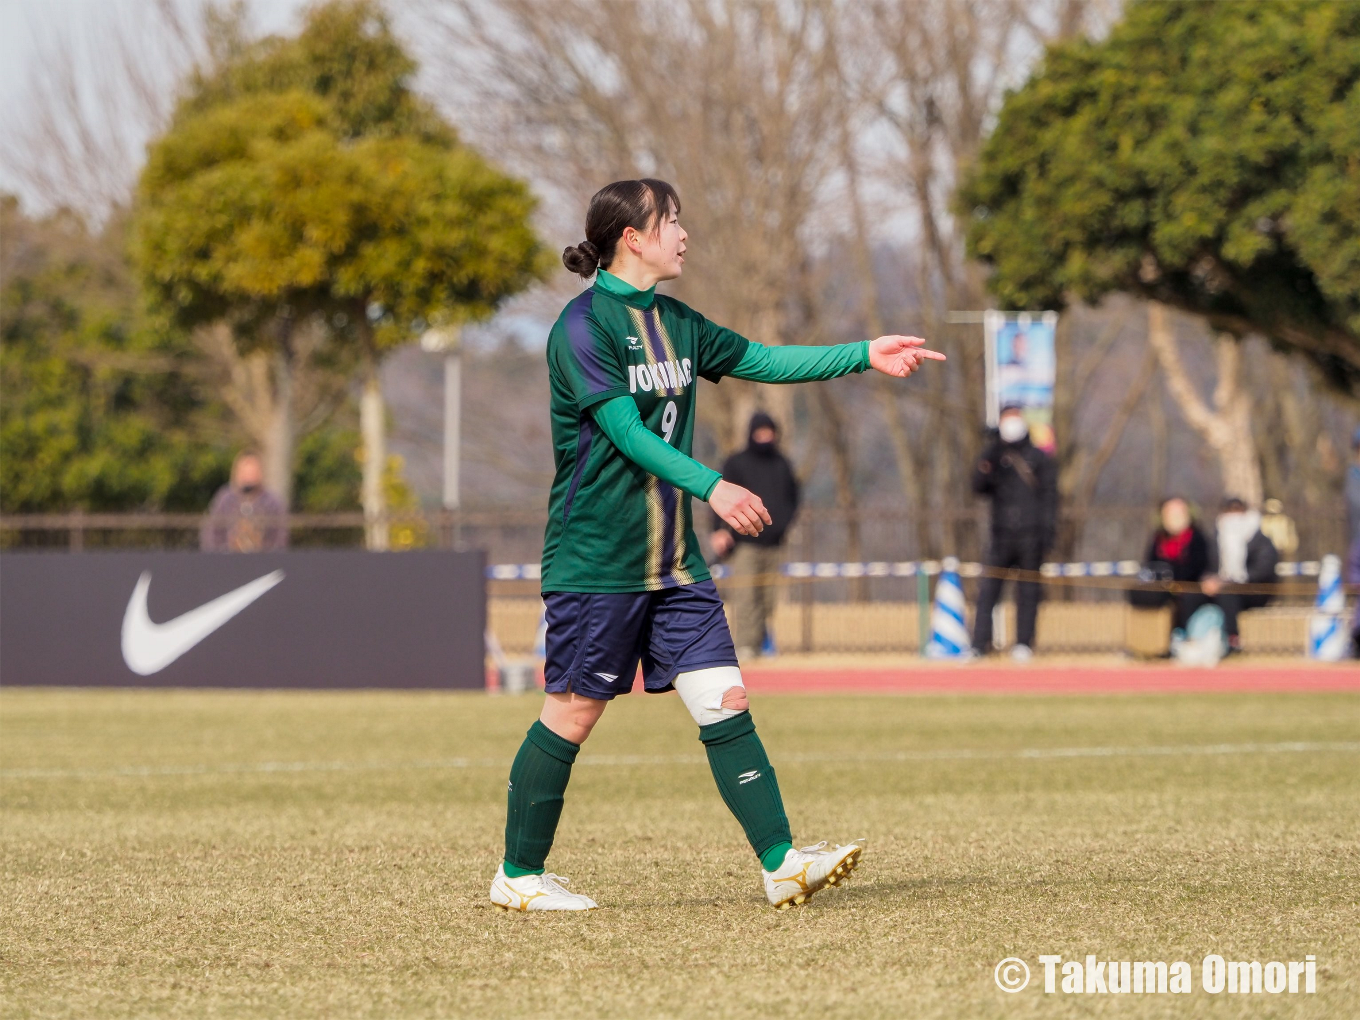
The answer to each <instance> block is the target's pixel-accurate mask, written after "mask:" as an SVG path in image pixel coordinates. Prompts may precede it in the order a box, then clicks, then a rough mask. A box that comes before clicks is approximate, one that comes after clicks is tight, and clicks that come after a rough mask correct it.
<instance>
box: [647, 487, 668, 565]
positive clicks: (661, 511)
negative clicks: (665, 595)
mask: <svg viewBox="0 0 1360 1020" xmlns="http://www.w3.org/2000/svg"><path fill="white" fill-rule="evenodd" d="M660 486H661V483H660V482H659V481H658V480H657V477H656V475H648V476H647V482H646V484H645V485H644V486H643V492H644V493H646V496H647V572H646V574H644V575H643V581H642V585H643V589H644V590H646V591H657V590H659V589H661V588H663V587H665V586H664V585H663V584H662V583H661V544H662V541H663V539H664V537H665V535H664V532H665V529H666V509H665V507H663V506H662V504H661V488H660Z"/></svg>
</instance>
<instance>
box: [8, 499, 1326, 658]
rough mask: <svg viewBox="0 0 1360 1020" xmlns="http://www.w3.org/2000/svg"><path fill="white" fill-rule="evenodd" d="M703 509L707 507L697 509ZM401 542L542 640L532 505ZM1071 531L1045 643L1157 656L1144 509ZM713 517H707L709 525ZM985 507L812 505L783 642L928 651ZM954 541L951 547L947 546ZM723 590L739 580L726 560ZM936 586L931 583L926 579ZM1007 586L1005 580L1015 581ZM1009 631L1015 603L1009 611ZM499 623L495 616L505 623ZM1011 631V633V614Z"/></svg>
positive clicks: (138, 528)
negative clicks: (463, 554) (927, 517)
mask: <svg viewBox="0 0 1360 1020" xmlns="http://www.w3.org/2000/svg"><path fill="white" fill-rule="evenodd" d="M699 509H702V508H699ZM203 523H204V517H203V516H202V515H199V514H79V513H76V514H47V515H14V514H11V515H3V516H0V548H3V549H11V550H17V549H26V550H37V549H48V550H52V551H54V552H55V551H70V552H95V551H98V550H108V549H132V548H142V549H194V548H197V547H198V542H199V530H200V528H201V526H202V525H203ZM257 523H259V524H261V525H268V524H273V523H283V524H286V526H287V528H288V534H289V542H290V545H291V546H293V547H295V548H297V547H336V548H344V547H348V548H356V547H362V546H363V544H364V536H365V518H364V516H363V515H362V514H360V513H338V514H291V515H289V516H288V517H287V518H286V520H284V521H282V522H267V521H260V522H257ZM386 523H387V524H388V526H389V532H390V535H391V546H392V548H394V549H398V550H400V549H405V548H417V547H424V548H431V547H433V548H480V549H484V550H485V551H486V554H487V562H488V563H489V564H491V565H492V569H491V571H490V586H489V594H490V595H491V611H492V621H493V625H495V629H496V630H497V633H498V637H499V639H500V640H501V642H502V644H503V645H504V646H505V648H506V649H507V650H509V651H516V652H525V651H528V650H529V648H530V647H531V646H532V641H533V635H534V632H535V630H536V628H537V621H538V614H539V612H540V609H541V603H540V601H539V599H538V596H537V593H538V580H537V573H536V564H537V561H538V557H539V552H540V549H541V543H542V536H543V527H544V513H543V511H536V510H500V509H496V510H468V511H451V512H450V511H439V512H433V513H421V514H392V515H391V516H390V518H389V519H388V520H387V522H386ZM1067 523H1068V526H1069V532H1075V533H1076V534H1075V539H1074V540H1073V541H1071V542H1070V544H1069V548H1071V549H1072V550H1073V551H1074V552H1075V553H1076V554H1077V555H1076V557H1075V558H1074V562H1071V563H1053V564H1048V565H1046V568H1045V572H1044V573H1045V576H1043V577H1041V578H1039V580H1040V581H1041V583H1043V584H1044V588H1045V592H1044V595H1045V598H1044V603H1043V605H1042V606H1041V609H1040V622H1039V636H1038V645H1039V648H1040V650H1047V651H1126V652H1131V653H1132V654H1138V655H1143V654H1158V653H1159V652H1160V651H1161V650H1162V649H1164V647H1165V635H1166V634H1167V633H1168V631H1169V623H1168V622H1164V621H1161V619H1160V617H1159V616H1157V614H1156V613H1155V612H1154V613H1152V614H1149V613H1147V612H1141V613H1140V612H1137V611H1135V610H1133V609H1132V608H1131V607H1130V606H1129V605H1128V597H1127V588H1128V587H1130V584H1128V583H1121V577H1122V578H1123V579H1124V580H1125V581H1127V580H1128V575H1129V574H1130V573H1131V572H1132V566H1133V563H1134V562H1135V561H1136V560H1137V559H1138V558H1140V557H1141V555H1142V554H1143V552H1144V550H1145V548H1146V544H1147V541H1148V536H1149V533H1150V531H1151V528H1152V524H1153V515H1152V511H1151V510H1149V509H1148V508H1146V507H1103V508H1097V509H1096V510H1095V511H1093V512H1092V513H1091V515H1089V517H1088V518H1086V519H1085V521H1083V522H1081V524H1082V526H1081V527H1080V528H1079V529H1077V528H1073V527H1071V525H1072V522H1067ZM706 524H707V521H706V520H700V522H699V525H700V529H701V530H706V528H705V525H706ZM1294 525H1295V528H1296V530H1297V533H1298V539H1299V540H1298V548H1297V550H1296V551H1295V553H1294V556H1293V557H1292V560H1291V563H1293V564H1294V565H1292V566H1291V565H1285V566H1283V569H1282V571H1281V575H1282V576H1281V578H1280V581H1281V584H1280V585H1279V587H1278V588H1277V590H1276V595H1275V599H1274V601H1273V604H1272V606H1271V607H1270V608H1268V609H1263V610H1255V611H1252V612H1250V613H1247V614H1245V615H1244V617H1243V641H1244V643H1245V644H1246V645H1247V646H1248V647H1249V649H1250V650H1254V651H1262V652H1272V653H1290V654H1295V653H1301V652H1302V651H1303V649H1304V647H1305V645H1306V617H1307V613H1308V611H1309V606H1310V605H1311V603H1312V600H1313V595H1314V591H1315V587H1316V584H1315V582H1312V581H1310V580H1308V578H1309V577H1310V576H1311V575H1314V574H1315V573H1316V567H1317V564H1316V561H1317V560H1318V559H1320V558H1321V557H1322V556H1323V555H1325V554H1326V553H1329V552H1332V553H1337V554H1344V553H1345V551H1346V550H1345V545H1344V536H1345V528H1346V524H1345V519H1344V517H1343V516H1341V515H1339V514H1337V515H1326V514H1311V515H1300V516H1297V517H1295V518H1294ZM985 527H986V517H985V513H984V512H969V513H967V514H964V515H959V516H958V517H955V518H952V519H948V520H943V521H932V522H929V527H923V525H922V522H920V521H917V520H915V519H912V518H910V517H908V516H907V515H905V514H900V513H893V512H891V511H861V512H858V513H854V514H850V513H846V512H844V511H838V510H826V509H810V510H806V511H804V512H803V513H802V514H801V515H800V518H799V520H798V521H797V523H796V524H795V525H794V527H793V528H792V529H791V531H790V535H789V540H788V543H787V547H786V548H787V562H786V563H785V565H784V567H783V569H782V571H781V574H780V575H779V576H778V577H774V578H771V579H770V580H771V581H772V582H773V583H775V584H777V585H778V586H779V588H780V593H779V600H778V609H777V611H776V614H775V620H774V624H773V628H772V629H773V630H774V632H775V639H776V642H777V644H778V646H779V647H780V648H781V649H782V650H786V651H789V650H792V651H804V652H824V651H825V652H905V653H918V652H919V649H920V647H921V634H922V620H923V615H924V613H923V610H924V609H925V607H926V606H928V604H929V601H930V598H931V595H932V590H931V585H930V583H929V581H928V579H929V578H930V577H933V576H934V575H935V574H936V573H938V570H939V558H938V556H937V555H932V554H934V553H935V551H936V550H938V549H940V548H944V549H949V550H950V551H953V552H957V553H958V554H960V558H961V559H963V560H964V561H965V562H964V563H963V565H962V570H961V574H962V575H963V576H962V584H963V588H964V593H965V596H966V598H967V600H968V602H969V604H970V605H971V604H972V603H973V602H974V600H975V598H976V593H977V584H978V579H979V575H980V574H981V573H982V572H983V571H984V569H985V568H982V567H981V566H980V565H979V564H977V563H975V562H970V561H974V560H976V558H977V557H978V556H979V555H980V553H981V552H982V548H981V547H982V545H983V539H984V536H985V534H986V531H985ZM948 542H956V543H958V546H959V547H956V548H951V547H950V546H949V545H946V544H945V543H948ZM717 574H718V577H719V582H718V583H719V586H720V587H722V588H728V589H730V588H731V586H732V584H733V583H742V582H740V581H736V582H734V581H732V580H728V579H724V578H723V577H722V571H721V570H718V571H717ZM923 581H924V582H927V583H924V584H923V583H922V582H923ZM1008 587H1009V586H1008ZM1002 613H1003V619H1002V620H1000V621H998V622H1000V623H1002V632H1003V633H1005V632H1006V625H1005V622H1004V621H1005V619H1009V617H1005V616H1004V614H1006V613H1013V608H1007V609H1003V610H1002ZM497 621H499V623H497ZM1009 633H1012V634H1013V633H1014V627H1013V623H1012V625H1011V628H1010V631H1009Z"/></svg>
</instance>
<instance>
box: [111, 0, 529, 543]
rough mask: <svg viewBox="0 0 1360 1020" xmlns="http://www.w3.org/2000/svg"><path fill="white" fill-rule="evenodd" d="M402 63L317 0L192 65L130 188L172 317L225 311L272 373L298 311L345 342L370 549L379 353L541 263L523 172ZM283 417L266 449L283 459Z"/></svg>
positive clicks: (204, 317) (512, 283)
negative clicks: (425, 90)
mask: <svg viewBox="0 0 1360 1020" xmlns="http://www.w3.org/2000/svg"><path fill="white" fill-rule="evenodd" d="M413 71H414V64H413V63H412V62H411V60H410V59H409V58H408V57H406V56H405V54H404V53H403V52H402V51H401V49H400V47H399V46H398V45H397V43H396V42H395V40H394V39H393V37H392V35H391V32H390V29H389V26H388V24H387V22H386V20H385V18H384V17H383V15H382V14H381V12H380V11H379V10H378V8H377V7H376V6H374V5H373V4H370V3H364V2H342V3H333V4H329V5H326V6H323V7H318V8H314V9H313V10H312V11H311V12H310V14H309V15H308V21H307V25H306V27H305V28H304V30H303V32H302V34H301V36H299V37H298V38H297V39H293V40H278V39H271V40H266V41H265V42H264V43H262V44H260V45H259V46H258V47H255V48H247V50H246V51H245V52H244V54H243V55H242V56H241V57H240V58H239V59H238V60H237V61H236V62H235V63H232V64H229V65H228V66H227V67H226V68H225V69H223V70H221V71H220V72H219V73H218V74H217V75H216V76H215V77H213V78H212V79H211V80H203V81H200V82H198V83H196V86H195V89H194V90H193V92H192V93H191V95H190V96H189V97H188V98H187V99H186V100H185V101H184V102H183V103H182V104H181V107H180V109H179V110H178V112H177V114H176V116H175V118H174V122H173V123H172V125H171V128H170V130H169V131H168V133H167V134H166V135H165V136H164V137H163V138H162V139H160V140H159V141H158V142H157V143H156V144H155V145H154V146H153V147H152V149H151V153H150V157H149V159H148V163H147V167H146V169H145V171H144V172H143V175H142V179H141V182H140V186H139V193H138V224H137V241H136V245H137V253H138V261H139V264H140V265H141V267H142V274H143V279H144V281H145V283H146V286H147V288H148V290H149V292H150V293H151V295H152V296H153V298H154V299H155V302H156V304H157V305H158V306H159V307H162V308H165V309H167V310H168V311H169V312H170V313H171V314H172V315H173V316H174V317H175V319H176V320H177V321H178V322H179V323H180V324H182V325H184V326H190V327H192V326H201V325H204V324H208V323H214V322H222V321H225V322H228V323H230V324H231V326H232V329H233V332H234V336H235V338H236V342H237V344H238V345H239V346H240V347H241V349H242V351H243V352H248V353H256V352H265V353H267V356H268V357H269V358H270V359H271V361H272V364H273V369H274V371H275V373H276V377H277V378H279V379H283V380H286V379H287V378H288V376H289V373H290V372H291V371H292V367H293V366H292V365H291V363H290V359H292V358H293V357H295V350H294V344H293V338H294V336H295V332H296V330H297V328H298V326H299V325H300V324H301V323H303V322H305V321H308V320H312V321H315V320H316V319H320V320H321V321H323V322H324V323H325V324H326V328H327V329H328V330H329V331H330V332H331V334H332V335H333V336H334V338H335V339H336V340H337V341H339V342H342V343H344V344H347V345H349V347H350V349H352V351H353V352H354V355H355V358H356V359H357V361H358V363H359V365H360V366H361V372H362V379H363V383H362V386H363V390H362V395H361V398H360V429H361V433H362V435H363V442H364V448H365V456H364V458H363V487H362V488H363V507H364V511H365V513H366V514H368V515H369V517H370V520H371V522H372V523H371V525H370V531H369V541H370V544H371V545H374V546H376V547H379V548H384V547H386V543H387V535H386V529H385V526H384V525H383V524H382V523H381V521H382V517H383V513H384V509H385V496H384V487H383V484H382V478H383V468H384V465H385V464H386V462H387V457H386V438H385V410H384V404H383V400H382V394H381V390H380V387H379V382H378V366H379V362H380V360H381V358H382V357H383V355H384V354H385V353H386V352H387V351H389V350H391V349H392V348H393V347H395V346H398V345H400V344H403V343H406V342H409V341H410V340H411V339H413V338H415V337H416V336H418V335H419V334H420V333H421V332H422V331H423V330H425V329H426V328H429V327H431V326H456V325H458V324H460V323H462V322H466V321H469V320H474V319H478V318H484V317H486V316H489V315H491V314H492V313H493V312H494V311H495V309H496V308H497V306H498V305H499V304H500V303H501V302H502V301H503V300H504V299H505V298H507V297H509V296H510V295H512V294H514V293H517V292H518V291H520V290H522V289H524V288H525V287H526V286H528V285H529V284H530V283H531V282H533V281H534V280H535V279H537V278H538V277H539V276H541V274H542V272H543V267H544V260H543V251H542V248H541V246H540V244H539V242H538V240H537V237H536V236H535V234H534V232H533V229H532V226H531V224H530V216H531V214H532V211H533V206H534V203H533V199H532V197H531V195H530V194H529V191H528V189H527V188H526V187H525V185H524V184H523V183H521V182H520V181H517V180H514V179H512V178H510V177H507V176H505V175H504V174H502V173H500V172H499V171H497V170H496V169H495V168H493V167H492V166H490V165H489V164H488V163H487V162H486V161H485V160H483V159H482V158H481V157H480V156H479V155H478V154H477V153H475V152H473V151H471V150H470V149H468V148H466V147H464V146H462V145H460V144H459V143H458V142H457V139H456V137H455V135H454V132H453V130H452V128H450V127H448V126H447V125H446V124H444V123H443V122H442V121H441V120H440V119H439V118H438V116H437V115H436V114H435V112H434V111H433V110H432V109H431V108H430V107H429V106H428V104H426V103H424V102H423V101H422V100H420V99H419V98H418V97H416V96H415V95H414V93H412V92H411V91H410V88H409V78H410V76H411V74H412V73H413ZM278 403H279V404H280V405H281V406H284V407H285V408H286V405H287V402H286V399H281V400H279V401H278ZM278 431H279V434H280V440H279V442H278V443H277V444H276V445H277V447H278V449H277V450H276V451H275V452H274V454H273V456H274V459H275V460H277V459H279V458H285V459H287V458H291V450H292V438H291V434H290V433H288V432H287V429H286V428H280V429H279V430H278ZM266 452H267V453H268V452H269V451H268V450H267V451H266Z"/></svg>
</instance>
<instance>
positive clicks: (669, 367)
mask: <svg viewBox="0 0 1360 1020" xmlns="http://www.w3.org/2000/svg"><path fill="white" fill-rule="evenodd" d="M651 315H652V322H653V323H654V324H655V326H656V335H657V336H658V337H660V339H661V347H662V349H663V350H664V351H665V352H666V358H665V360H666V367H665V369H663V370H662V371H660V372H654V373H653V374H652V378H653V380H655V379H656V378H657V377H658V376H660V379H661V382H662V383H664V384H665V385H664V386H663V387H662V388H663V389H664V390H665V392H666V395H667V396H672V397H673V396H675V395H676V394H677V393H679V392H680V391H681V390H682V389H684V384H683V383H682V382H681V381H680V379H679V378H674V377H672V375H671V373H672V372H674V371H677V370H678V369H679V368H680V363H679V362H678V361H677V360H676V358H675V349H674V347H673V346H672V345H671V341H670V337H669V336H668V335H667V333H666V329H665V327H664V326H662V325H661V316H660V315H658V314H657V311H656V309H655V308H653V309H652V310H651ZM646 316H647V313H646V312H643V311H641V310H639V309H637V308H629V309H628V317H629V318H630V319H631V320H632V322H633V329H635V330H636V331H637V335H638V337H639V338H640V339H641V340H642V353H643V355H644V356H645V357H646V359H647V368H648V369H649V370H650V369H654V368H656V366H657V365H658V364H660V362H658V361H657V358H656V352H654V351H653V350H652V340H651V334H650V333H649V332H648V331H647V318H646ZM652 389H654V390H655V389H656V385H655V383H653V385H652Z"/></svg>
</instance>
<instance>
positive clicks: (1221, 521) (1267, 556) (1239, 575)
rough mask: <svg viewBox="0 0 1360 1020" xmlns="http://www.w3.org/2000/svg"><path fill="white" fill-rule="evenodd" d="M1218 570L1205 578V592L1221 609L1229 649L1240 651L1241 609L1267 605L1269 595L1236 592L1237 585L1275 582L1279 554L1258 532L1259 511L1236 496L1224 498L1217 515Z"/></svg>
mask: <svg viewBox="0 0 1360 1020" xmlns="http://www.w3.org/2000/svg"><path fill="white" fill-rule="evenodd" d="M1217 551H1218V556H1217V569H1216V571H1215V572H1214V573H1212V574H1211V575H1210V576H1208V577H1206V578H1205V579H1204V583H1203V589H1204V594H1205V595H1207V596H1209V598H1210V599H1212V600H1213V602H1214V604H1215V605H1217V606H1218V607H1219V608H1220V609H1222V610H1223V629H1224V630H1225V631H1227V633H1228V650H1229V652H1240V651H1241V650H1242V639H1241V637H1239V636H1238V632H1237V617H1238V614H1239V613H1241V612H1242V610H1244V609H1259V608H1261V607H1262V606H1265V605H1267V604H1269V602H1270V600H1271V597H1272V596H1270V595H1268V594H1266V593H1264V592H1259V591H1249V592H1243V591H1237V590H1235V588H1234V586H1236V585H1252V586H1253V587H1259V586H1260V585H1264V584H1274V583H1275V566H1276V564H1278V563H1279V562H1280V554H1279V552H1278V551H1277V550H1276V549H1275V545H1274V543H1273V542H1271V541H1270V539H1268V538H1266V536H1265V535H1264V534H1262V532H1261V514H1260V513H1259V512H1258V511H1256V510H1252V509H1250V508H1248V507H1247V504H1246V503H1244V502H1243V501H1242V500H1240V499H1238V498H1237V497H1236V496H1229V497H1228V498H1227V499H1225V500H1224V501H1223V509H1222V511H1221V512H1220V513H1219V515H1218V550H1217Z"/></svg>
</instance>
